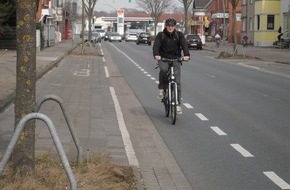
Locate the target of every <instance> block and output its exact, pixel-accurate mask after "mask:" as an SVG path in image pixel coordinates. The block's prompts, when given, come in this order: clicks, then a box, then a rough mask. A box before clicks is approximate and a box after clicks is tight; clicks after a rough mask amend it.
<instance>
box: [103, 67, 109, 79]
mask: <svg viewBox="0 0 290 190" xmlns="http://www.w3.org/2000/svg"><path fill="white" fill-rule="evenodd" d="M104 69H105V74H106V77H107V78H109V77H110V75H109V71H108V67H107V66H104Z"/></svg>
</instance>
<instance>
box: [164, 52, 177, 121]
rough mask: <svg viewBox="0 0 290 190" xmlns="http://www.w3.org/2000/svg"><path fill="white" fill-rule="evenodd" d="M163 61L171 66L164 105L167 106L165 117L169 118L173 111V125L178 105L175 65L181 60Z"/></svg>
mask: <svg viewBox="0 0 290 190" xmlns="http://www.w3.org/2000/svg"><path fill="white" fill-rule="evenodd" d="M162 61H164V62H167V63H168V64H169V68H168V72H167V77H168V78H167V79H168V84H167V87H166V88H165V89H164V93H165V94H164V98H163V100H162V101H163V103H164V106H165V115H166V117H168V116H169V112H170V111H171V119H172V124H175V122H176V106H177V105H178V92H177V83H176V82H175V75H174V63H175V62H177V61H180V60H179V59H164V58H163V59H162Z"/></svg>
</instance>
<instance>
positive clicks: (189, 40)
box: [185, 34, 202, 50]
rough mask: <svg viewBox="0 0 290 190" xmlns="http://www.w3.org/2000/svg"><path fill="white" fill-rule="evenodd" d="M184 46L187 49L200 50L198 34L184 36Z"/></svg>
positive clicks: (200, 44)
mask: <svg viewBox="0 0 290 190" xmlns="http://www.w3.org/2000/svg"><path fill="white" fill-rule="evenodd" d="M185 40H186V44H187V45H188V48H196V49H200V50H202V41H201V38H200V37H199V35H198V34H187V35H185Z"/></svg>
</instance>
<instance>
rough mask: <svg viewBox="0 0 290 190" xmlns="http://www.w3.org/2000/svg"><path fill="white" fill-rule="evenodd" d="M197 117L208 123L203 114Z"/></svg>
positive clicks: (197, 114) (198, 114)
mask: <svg viewBox="0 0 290 190" xmlns="http://www.w3.org/2000/svg"><path fill="white" fill-rule="evenodd" d="M195 115H196V116H197V117H198V118H199V119H200V120H202V121H208V119H207V118H206V117H205V116H204V115H203V114H201V113H196V114H195Z"/></svg>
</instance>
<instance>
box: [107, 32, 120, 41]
mask: <svg viewBox="0 0 290 190" xmlns="http://www.w3.org/2000/svg"><path fill="white" fill-rule="evenodd" d="M112 41H119V42H122V36H121V35H120V34H119V33H118V32H112V33H111V35H110V36H109V42H112Z"/></svg>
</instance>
